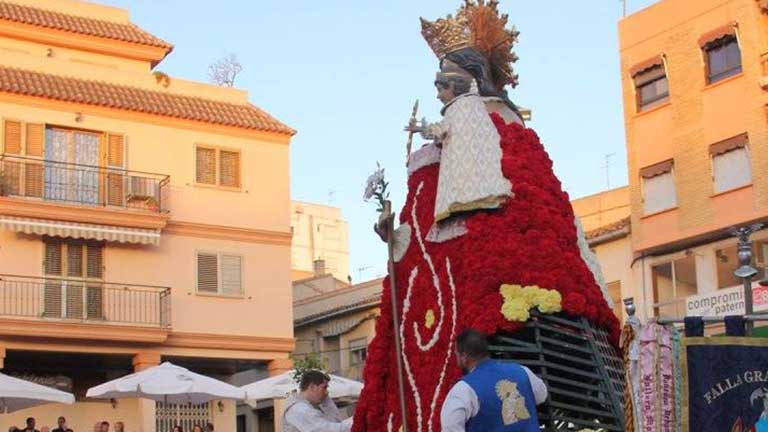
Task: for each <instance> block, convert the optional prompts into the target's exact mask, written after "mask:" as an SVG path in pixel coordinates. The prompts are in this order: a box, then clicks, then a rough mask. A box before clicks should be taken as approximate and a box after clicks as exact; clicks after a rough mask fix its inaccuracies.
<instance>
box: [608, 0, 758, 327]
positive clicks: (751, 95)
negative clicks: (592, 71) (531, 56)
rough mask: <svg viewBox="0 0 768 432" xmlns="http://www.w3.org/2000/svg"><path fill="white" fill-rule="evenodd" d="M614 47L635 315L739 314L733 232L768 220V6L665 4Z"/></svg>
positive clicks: (633, 23)
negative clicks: (618, 60) (617, 52)
mask: <svg viewBox="0 0 768 432" xmlns="http://www.w3.org/2000/svg"><path fill="white" fill-rule="evenodd" d="M619 45H620V55H621V78H622V90H623V104H624V118H625V127H626V143H627V144H626V145H627V157H628V169H629V198H630V204H631V226H632V236H631V239H632V240H631V244H632V251H633V255H634V258H633V262H632V268H633V272H634V274H635V283H636V285H637V287H638V288H637V291H638V292H639V296H638V298H636V301H637V303H639V305H640V308H639V309H638V310H639V314H641V315H643V316H645V317H649V316H658V315H663V316H676V317H680V316H684V315H686V314H689V315H725V314H729V313H736V312H737V310H738V307H739V299H738V298H737V297H738V294H734V293H736V292H737V291H738V288H737V287H738V285H739V284H740V281H739V280H737V279H736V278H735V277H734V276H733V275H732V272H733V270H735V268H736V267H737V265H738V261H737V259H736V248H735V240H734V239H733V238H731V236H730V235H729V234H728V229H729V228H730V227H733V226H741V225H745V224H748V223H752V222H758V221H765V220H766V219H768V177H766V167H767V166H768V142H767V141H768V108H767V107H768V105H766V104H768V5H766V4H765V2H761V1H755V0H697V1H687V0H661V1H659V2H657V3H656V4H654V5H652V6H650V7H648V8H646V9H644V10H641V11H639V12H637V13H635V14H633V15H631V16H628V17H626V18H624V19H623V20H621V21H620V22H619ZM754 239H755V240H756V245H755V256H756V258H757V260H756V261H757V265H758V266H760V267H762V266H765V262H766V253H765V251H764V249H765V246H764V245H765V243H764V242H765V241H766V239H768V232H765V231H761V232H759V233H757V234H755V236H754ZM718 303H719V304H722V305H725V306H723V307H722V308H718V307H716V306H714V305H716V304H718ZM758 306H759V305H758ZM742 307H743V303H742Z"/></svg>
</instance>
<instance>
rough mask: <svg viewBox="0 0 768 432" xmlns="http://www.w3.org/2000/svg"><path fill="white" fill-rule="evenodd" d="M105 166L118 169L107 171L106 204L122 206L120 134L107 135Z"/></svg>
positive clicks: (122, 165) (122, 151)
mask: <svg viewBox="0 0 768 432" xmlns="http://www.w3.org/2000/svg"><path fill="white" fill-rule="evenodd" d="M106 153H107V155H106V156H107V166H108V167H109V168H118V169H119V170H109V171H108V173H107V190H106V192H107V204H109V205H114V206H122V205H123V199H124V198H125V173H124V172H123V171H122V170H123V169H124V168H125V160H124V159H125V139H124V137H123V136H122V135H117V134H108V135H107V148H106Z"/></svg>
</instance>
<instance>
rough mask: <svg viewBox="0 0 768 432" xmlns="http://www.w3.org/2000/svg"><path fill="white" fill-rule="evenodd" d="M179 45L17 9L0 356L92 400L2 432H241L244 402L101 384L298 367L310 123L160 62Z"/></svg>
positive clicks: (57, 0) (0, 218)
mask: <svg viewBox="0 0 768 432" xmlns="http://www.w3.org/2000/svg"><path fill="white" fill-rule="evenodd" d="M171 50H172V46H171V45H170V44H169V43H167V42H165V41H163V40H161V39H159V38H157V37H155V36H153V35H151V34H149V33H147V32H145V31H143V30H141V29H140V28H138V27H137V26H136V25H134V24H133V23H131V22H130V21H129V17H128V12H127V11H125V10H122V9H116V8H111V7H105V6H100V5H95V4H91V3H85V2H80V1H74V0H0V145H1V148H2V153H1V154H0V361H2V365H3V372H4V373H9V374H13V375H16V376H22V377H26V378H28V379H33V380H36V381H38V382H41V383H46V384H49V385H55V386H56V387H58V388H62V389H65V390H68V391H71V392H74V393H75V394H76V396H77V399H78V402H77V403H76V404H74V405H72V406H49V407H43V408H39V409H31V410H26V411H22V412H19V413H18V414H14V415H8V416H4V417H3V419H2V420H1V421H0V427H4V428H8V427H9V426H11V425H22V424H23V419H24V417H26V416H30V415H31V416H35V417H37V419H38V427H40V426H43V425H55V422H56V417H57V416H58V415H64V416H66V417H67V418H68V420H69V423H70V426H71V427H73V428H74V429H75V430H84V429H86V428H91V427H92V425H93V424H94V422H96V421H101V420H107V421H110V422H114V421H124V422H125V423H126V425H127V430H136V431H155V430H157V431H165V430H169V428H170V425H171V424H172V423H175V422H182V424H184V425H185V428H191V424H192V423H204V422H206V421H212V422H214V423H215V424H216V428H217V430H235V404H234V403H233V402H223V403H213V404H207V405H204V406H196V407H185V408H183V409H182V407H174V406H164V405H155V404H154V403H152V402H148V401H143V400H120V401H114V402H112V403H108V402H103V401H91V400H86V399H85V398H84V392H85V390H86V389H87V388H88V387H90V386H92V385H95V384H98V383H100V382H103V381H106V380H108V379H113V378H116V377H119V376H121V375H124V374H127V373H130V372H132V371H134V370H138V369H142V368H145V367H148V366H151V365H155V364H158V363H159V362H161V361H165V360H168V361H172V362H174V363H177V364H179V365H182V366H187V367H190V368H191V369H193V370H195V371H198V372H202V373H206V374H208V375H212V376H216V377H219V378H221V379H225V380H229V379H230V378H231V376H232V375H233V374H236V373H238V372H242V371H245V370H253V369H257V370H261V371H263V372H264V373H266V372H267V371H273V372H276V371H279V370H282V369H285V368H287V367H289V360H288V357H289V353H290V352H292V351H293V349H294V339H293V320H292V312H291V310H292V303H291V229H290V223H291V220H290V197H289V143H290V140H291V137H292V135H293V134H294V131H293V130H292V129H290V128H289V127H287V126H286V125H284V124H282V123H281V122H279V121H278V120H276V119H275V118H273V117H271V116H270V115H269V114H267V113H266V112H264V111H262V110H261V109H259V108H257V107H255V106H253V105H251V104H250V103H249V102H248V98H247V93H246V92H243V91H240V90H236V89H231V88H223V87H217V86H212V85H208V84H202V83H196V82H189V81H184V80H181V79H176V78H173V77H169V76H167V75H165V74H163V73H161V72H153V68H154V67H155V66H156V65H157V64H158V63H160V62H161V61H162V60H163V58H165V56H167V55H168V54H169V53H170V52H171Z"/></svg>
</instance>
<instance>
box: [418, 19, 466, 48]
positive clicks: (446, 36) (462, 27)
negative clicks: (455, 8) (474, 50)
mask: <svg viewBox="0 0 768 432" xmlns="http://www.w3.org/2000/svg"><path fill="white" fill-rule="evenodd" d="M421 34H422V35H423V36H424V39H425V40H426V41H427V44H428V45H429V47H430V48H431V49H432V52H434V53H435V55H436V56H437V57H438V58H442V57H444V56H445V55H447V54H450V53H452V52H454V51H458V50H460V49H462V48H467V47H470V46H472V33H471V32H470V29H469V25H468V21H467V17H466V14H464V13H463V10H459V13H457V14H456V17H454V16H453V15H448V16H446V17H445V18H439V19H437V20H435V21H434V22H430V21H427V20H425V19H424V18H421Z"/></svg>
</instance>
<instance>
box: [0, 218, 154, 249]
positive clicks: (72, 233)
mask: <svg viewBox="0 0 768 432" xmlns="http://www.w3.org/2000/svg"><path fill="white" fill-rule="evenodd" d="M0 228H2V229H9V230H13V231H17V232H22V233H25V234H36V235H49V236H56V237H71V238H80V239H88V240H101V241H108V242H118V243H137V244H149V245H155V246H158V245H159V244H160V230H159V229H143V228H128V227H118V226H108V225H94V224H85V223H77V222H63V221H52V220H46V219H33V218H21V217H13V216H0Z"/></svg>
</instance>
